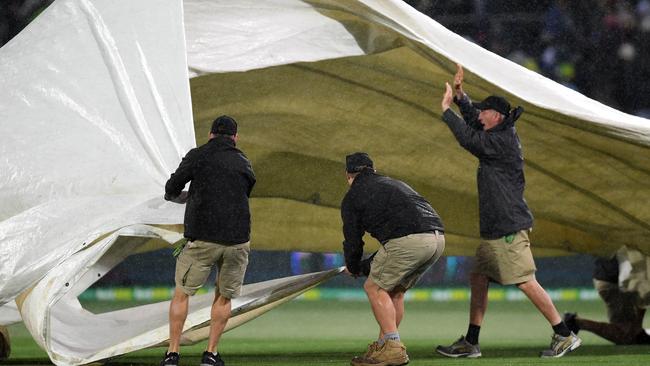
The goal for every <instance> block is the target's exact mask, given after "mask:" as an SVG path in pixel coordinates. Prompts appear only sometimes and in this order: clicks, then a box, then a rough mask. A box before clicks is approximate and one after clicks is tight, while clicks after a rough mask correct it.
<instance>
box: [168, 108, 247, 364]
mask: <svg viewBox="0 0 650 366" xmlns="http://www.w3.org/2000/svg"><path fill="white" fill-rule="evenodd" d="M209 138H210V140H209V141H208V142H207V143H206V144H204V145H202V146H200V147H197V148H195V149H192V150H190V151H189V152H188V153H187V155H185V157H184V158H183V160H182V161H181V163H180V165H179V166H178V169H176V172H174V173H173V174H172V175H171V177H170V178H169V180H168V181H167V184H166V185H165V199H166V200H169V201H173V202H176V203H185V202H187V207H186V208H185V233H184V235H185V237H186V238H187V240H188V242H187V245H185V247H184V248H183V250H182V252H181V253H180V255H179V256H178V259H177V262H176V279H175V281H176V289H175V291H174V296H173V298H172V301H171V304H170V309H169V334H170V335H169V338H170V340H169V349H168V351H167V353H166V354H165V357H164V359H163V361H162V362H161V365H163V366H171V365H178V361H179V357H180V356H179V353H178V352H179V347H180V345H179V343H180V337H181V333H182V330H183V325H184V324H185V319H186V318H187V312H188V304H189V297H190V296H192V295H194V293H196V291H197V290H198V289H199V288H201V286H203V284H204V282H205V280H206V279H207V278H208V275H209V274H210V270H211V269H212V266H214V265H215V264H216V265H217V267H218V268H219V275H218V277H217V283H216V288H215V297H214V302H213V303H212V311H211V314H210V315H211V318H210V336H209V339H208V347H207V350H206V351H205V352H204V353H203V359H202V361H201V365H204V366H207V365H223V364H224V363H223V361H222V360H221V357H220V355H219V353H218V352H217V344H218V343H219V338H220V337H221V334H222V333H223V329H224V327H225V325H226V322H227V321H228V318H229V317H230V301H231V299H232V298H233V297H236V296H237V295H239V292H240V290H241V286H242V282H243V280H244V274H245V273H246V266H247V265H248V254H249V252H250V225H251V220H250V211H249V206H248V198H249V197H250V194H251V191H252V189H253V186H254V185H255V174H254V173H253V169H252V168H251V164H250V162H249V161H248V159H247V158H246V156H245V155H244V153H243V152H241V151H240V150H239V149H237V148H236V147H235V145H236V143H237V140H238V138H239V135H238V134H237V122H236V121H235V120H234V119H233V118H231V117H228V116H220V117H218V118H217V119H215V120H214V122H213V123H212V128H211V129H210V134H209ZM190 181H191V184H190V188H189V191H188V192H185V191H183V188H184V187H185V184H186V183H188V182H190Z"/></svg>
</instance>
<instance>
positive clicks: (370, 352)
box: [350, 341, 379, 366]
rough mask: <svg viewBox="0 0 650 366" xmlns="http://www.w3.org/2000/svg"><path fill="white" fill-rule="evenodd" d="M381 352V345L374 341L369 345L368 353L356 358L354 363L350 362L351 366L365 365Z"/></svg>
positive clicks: (353, 360)
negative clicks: (376, 353)
mask: <svg viewBox="0 0 650 366" xmlns="http://www.w3.org/2000/svg"><path fill="white" fill-rule="evenodd" d="M378 350H379V343H377V341H374V342H372V343H370V344H369V345H368V349H367V350H366V353H365V354H364V355H363V356H354V358H353V359H352V361H351V362H350V364H351V365H353V366H356V365H359V364H363V363H364V362H366V361H367V360H368V359H369V358H372V356H373V355H374V354H375V352H377V351H378Z"/></svg>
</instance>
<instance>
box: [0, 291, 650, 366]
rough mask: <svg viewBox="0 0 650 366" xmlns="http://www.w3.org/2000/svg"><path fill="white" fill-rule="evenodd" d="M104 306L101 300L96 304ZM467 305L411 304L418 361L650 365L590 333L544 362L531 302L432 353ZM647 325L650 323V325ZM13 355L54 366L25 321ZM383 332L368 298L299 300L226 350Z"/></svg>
mask: <svg viewBox="0 0 650 366" xmlns="http://www.w3.org/2000/svg"><path fill="white" fill-rule="evenodd" d="M91 305H92V306H95V307H102V306H105V305H102V304H91ZM556 305H557V307H558V309H559V310H560V311H561V312H563V311H568V310H575V311H578V312H579V313H580V314H581V315H583V316H585V317H590V318H594V319H600V320H604V319H605V310H604V306H603V304H602V303H601V302H599V301H581V302H557V303H556ZM467 310H468V304H467V303H466V302H413V303H407V304H406V316H405V319H404V321H403V322H402V325H401V326H400V334H401V336H402V339H403V341H404V342H405V344H406V346H407V351H408V353H409V356H410V358H411V363H410V364H411V365H447V364H450V365H454V364H470V363H471V364H476V365H499V366H505V365H551V364H552V365H576V364H580V365H650V346H613V345H611V344H610V343H608V342H607V341H605V340H602V339H600V338H598V337H596V336H594V335H592V334H589V333H586V332H584V333H582V332H581V333H580V335H581V336H582V338H583V341H584V342H583V346H582V347H580V348H579V349H577V350H576V351H575V352H573V353H571V354H568V355H567V356H565V357H563V358H561V359H553V360H541V359H539V358H538V356H537V355H538V353H539V351H540V350H541V349H543V348H545V347H547V346H548V344H549V342H550V335H551V329H550V327H549V326H548V325H547V323H546V322H545V320H544V319H543V318H542V317H541V315H539V314H538V313H537V311H536V310H535V309H534V308H533V306H532V305H531V304H530V303H528V302H524V301H519V302H493V303H491V304H490V305H489V309H488V314H487V318H486V321H485V323H484V325H483V329H482V331H481V350H482V352H483V357H482V358H480V359H476V360H466V359H458V360H453V359H448V358H443V357H440V356H438V355H436V354H434V353H433V348H434V347H435V346H436V345H438V344H446V343H450V342H452V341H454V340H455V339H456V338H457V337H458V336H460V335H461V334H464V332H465V330H466V327H467ZM647 323H648V322H646V328H648V327H649V326H648V324H647ZM10 332H11V337H12V356H11V358H10V359H9V360H7V361H5V363H3V365H4V364H7V365H28V364H29V365H31V364H48V363H49V360H48V358H47V356H46V354H45V353H44V352H43V351H42V350H41V349H40V348H38V346H37V345H36V344H35V343H34V341H33V340H32V339H31V337H30V335H29V334H28V333H27V331H26V330H25V328H24V327H23V326H22V325H15V326H12V327H11V328H10ZM376 333H377V327H376V324H375V321H374V318H373V317H372V314H371V312H370V308H369V305H368V304H367V303H366V302H358V301H357V302H342V301H317V302H309V301H294V302H291V303H289V304H286V305H283V306H281V307H280V308H278V309H275V310H273V311H271V312H269V313H268V314H266V315H264V316H262V317H260V318H258V319H256V320H254V321H252V322H250V323H247V324H245V325H243V326H241V327H239V328H237V329H234V330H232V331H230V332H228V333H226V334H225V335H224V336H223V338H222V341H221V345H220V347H219V348H220V352H221V353H222V355H223V357H224V360H225V361H226V364H227V365H273V366H279V365H347V364H349V361H350V359H351V358H352V357H353V356H355V355H357V354H361V353H363V352H364V351H365V347H366V345H367V343H369V342H370V341H371V340H372V339H373V338H374V337H375V336H376ZM204 347H205V345H204V344H199V345H195V346H192V347H185V348H183V350H182V353H181V354H182V358H181V364H182V365H198V363H199V361H200V360H199V356H200V354H201V352H202V351H203V349H204ZM163 352H164V349H162V348H158V349H149V350H143V351H139V352H136V353H132V354H128V355H124V356H122V357H119V358H116V359H114V360H112V361H111V362H110V364H111V365H155V364H157V363H158V362H159V360H160V358H161V357H162V354H163Z"/></svg>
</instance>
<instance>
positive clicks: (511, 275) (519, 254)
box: [472, 230, 537, 285]
mask: <svg viewBox="0 0 650 366" xmlns="http://www.w3.org/2000/svg"><path fill="white" fill-rule="evenodd" d="M536 270H537V268H536V267H535V261H534V260H533V253H532V252H531V251H530V240H529V239H528V230H521V231H519V232H517V233H516V234H515V235H514V238H513V239H512V242H510V243H508V241H506V237H502V238H500V239H495V240H487V239H482V240H481V244H480V245H479V247H478V248H477V249H476V257H475V261H474V269H473V270H472V272H473V273H477V274H482V275H485V276H487V277H488V278H490V280H492V281H494V282H497V283H500V284H502V285H514V284H518V283H522V282H527V281H530V280H532V279H534V278H535V271H536Z"/></svg>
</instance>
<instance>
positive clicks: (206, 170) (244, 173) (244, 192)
mask: <svg viewBox="0 0 650 366" xmlns="http://www.w3.org/2000/svg"><path fill="white" fill-rule="evenodd" d="M190 181H191V183H190V188H189V192H188V195H189V196H188V200H187V207H185V237H186V238H188V239H190V240H203V241H209V242H213V243H219V244H226V245H234V244H241V243H245V242H247V241H249V240H250V232H251V229H250V228H251V218H250V209H249V206H248V198H249V197H250V194H251V191H252V189H253V186H254V185H255V174H254V173H253V169H252V167H251V163H250V161H248V159H247V158H246V155H244V153H243V152H241V151H240V150H239V149H237V148H236V147H235V142H234V141H233V140H232V139H231V138H229V137H227V136H217V137H215V138H212V139H211V140H209V141H208V142H207V143H205V144H204V145H202V146H199V147H197V148H194V149H192V150H190V151H189V152H188V153H187V155H185V157H184V158H183V160H182V161H181V163H180V165H179V166H178V169H176V172H174V173H173V174H172V175H171V177H170V178H169V180H168V181H167V184H166V185H165V199H167V200H172V199H174V198H176V197H178V196H179V195H180V194H181V191H182V190H183V188H184V187H185V184H186V183H187V182H190Z"/></svg>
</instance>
